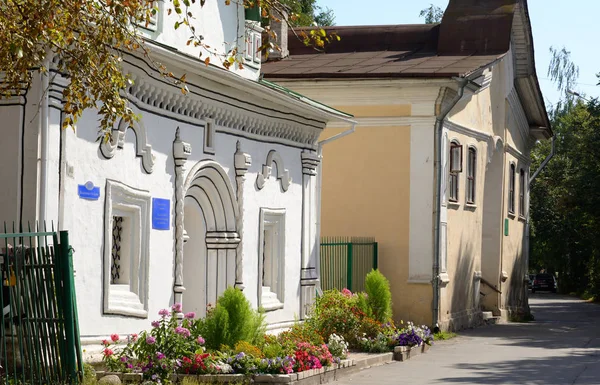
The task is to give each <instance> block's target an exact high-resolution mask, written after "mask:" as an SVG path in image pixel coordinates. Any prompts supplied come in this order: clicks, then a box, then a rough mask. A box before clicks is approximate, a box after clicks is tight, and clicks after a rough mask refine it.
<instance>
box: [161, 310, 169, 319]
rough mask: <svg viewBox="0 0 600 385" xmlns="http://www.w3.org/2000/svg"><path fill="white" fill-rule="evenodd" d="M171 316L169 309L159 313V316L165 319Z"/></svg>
mask: <svg viewBox="0 0 600 385" xmlns="http://www.w3.org/2000/svg"><path fill="white" fill-rule="evenodd" d="M169 314H171V312H170V311H168V310H167V309H161V310H159V311H158V315H159V316H161V317H163V318H165V317H166V316H168V315H169Z"/></svg>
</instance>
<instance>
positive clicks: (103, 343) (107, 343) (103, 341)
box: [102, 340, 110, 346]
mask: <svg viewBox="0 0 600 385" xmlns="http://www.w3.org/2000/svg"><path fill="white" fill-rule="evenodd" d="M102 345H104V346H108V345H110V342H108V341H107V340H102Z"/></svg>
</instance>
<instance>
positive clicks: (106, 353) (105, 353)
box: [103, 348, 115, 357]
mask: <svg viewBox="0 0 600 385" xmlns="http://www.w3.org/2000/svg"><path fill="white" fill-rule="evenodd" d="M103 353H104V355H105V356H106V357H110V356H112V355H113V354H115V352H113V351H112V350H111V349H108V348H107V349H104V352H103Z"/></svg>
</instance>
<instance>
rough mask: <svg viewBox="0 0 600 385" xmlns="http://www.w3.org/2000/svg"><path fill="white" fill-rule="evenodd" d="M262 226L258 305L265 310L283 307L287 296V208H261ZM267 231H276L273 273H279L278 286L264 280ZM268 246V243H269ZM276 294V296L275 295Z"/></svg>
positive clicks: (259, 241)
mask: <svg viewBox="0 0 600 385" xmlns="http://www.w3.org/2000/svg"><path fill="white" fill-rule="evenodd" d="M259 220H260V226H259V235H258V244H259V253H258V305H259V306H260V307H262V308H263V309H264V310H265V311H273V310H278V309H282V308H283V303H284V298H285V209H268V208H261V209H260V219H259ZM267 231H274V232H275V234H272V236H273V235H274V236H275V239H274V240H273V243H272V244H271V247H272V249H271V256H272V261H271V263H272V265H274V268H273V269H272V270H271V271H272V274H276V275H277V285H276V287H268V288H267V286H265V285H264V284H265V282H263V271H264V268H265V266H264V263H263V260H264V253H265V240H266V239H267V234H266V232H267ZM267 246H268V245H267ZM274 295H275V296H274Z"/></svg>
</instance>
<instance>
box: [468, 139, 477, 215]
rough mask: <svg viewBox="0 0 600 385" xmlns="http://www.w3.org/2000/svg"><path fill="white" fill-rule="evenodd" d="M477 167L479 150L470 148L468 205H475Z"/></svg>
mask: <svg viewBox="0 0 600 385" xmlns="http://www.w3.org/2000/svg"><path fill="white" fill-rule="evenodd" d="M476 166H477V150H475V148H473V147H469V153H468V156H467V198H466V199H467V203H471V204H475V176H476V170H475V169H476Z"/></svg>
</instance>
